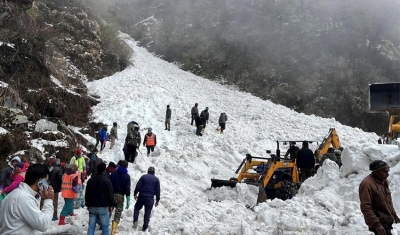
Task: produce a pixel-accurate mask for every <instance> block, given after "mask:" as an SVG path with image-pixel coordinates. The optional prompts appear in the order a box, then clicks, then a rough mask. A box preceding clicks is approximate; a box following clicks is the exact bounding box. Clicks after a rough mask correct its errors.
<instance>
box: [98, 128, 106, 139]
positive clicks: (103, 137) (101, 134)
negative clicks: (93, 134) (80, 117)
mask: <svg viewBox="0 0 400 235" xmlns="http://www.w3.org/2000/svg"><path fill="white" fill-rule="evenodd" d="M99 137H100V140H101V141H107V130H104V129H103V130H101V131H100V136H99Z"/></svg>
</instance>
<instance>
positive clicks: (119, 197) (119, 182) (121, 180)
mask: <svg viewBox="0 0 400 235" xmlns="http://www.w3.org/2000/svg"><path fill="white" fill-rule="evenodd" d="M110 180H111V183H112V186H113V190H114V202H115V214H114V220H113V221H112V227H111V228H112V229H111V235H114V234H116V233H117V228H118V224H119V221H120V220H121V215H122V211H123V210H124V196H125V197H126V207H125V209H129V205H130V203H131V177H130V176H129V174H128V162H127V161H121V162H120V163H119V166H118V168H117V170H116V171H114V172H113V173H112V174H111V177H110Z"/></svg>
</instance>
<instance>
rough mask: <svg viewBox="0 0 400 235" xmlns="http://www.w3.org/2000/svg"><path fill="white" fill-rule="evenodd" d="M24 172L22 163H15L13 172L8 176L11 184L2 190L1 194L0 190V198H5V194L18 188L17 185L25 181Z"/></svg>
mask: <svg viewBox="0 0 400 235" xmlns="http://www.w3.org/2000/svg"><path fill="white" fill-rule="evenodd" d="M25 172H26V170H25V168H24V164H23V163H22V162H17V164H15V166H14V171H13V173H12V174H11V176H10V178H11V180H12V183H11V184H10V185H9V186H8V187H6V188H4V189H3V191H2V192H1V190H0V192H1V194H2V195H1V198H5V197H6V196H7V194H9V193H11V191H13V190H14V189H16V188H18V186H19V183H21V182H23V181H24V179H25ZM0 200H1V199H0ZM0 202H1V201H0Z"/></svg>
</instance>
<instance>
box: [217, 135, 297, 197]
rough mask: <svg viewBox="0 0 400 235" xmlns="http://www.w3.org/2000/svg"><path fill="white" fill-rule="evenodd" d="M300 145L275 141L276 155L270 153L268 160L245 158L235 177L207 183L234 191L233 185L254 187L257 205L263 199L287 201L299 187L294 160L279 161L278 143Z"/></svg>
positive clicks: (280, 159) (247, 155)
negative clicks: (256, 192) (256, 190)
mask: <svg viewBox="0 0 400 235" xmlns="http://www.w3.org/2000/svg"><path fill="white" fill-rule="evenodd" d="M282 142H283V143H287V142H303V140H301V141H293V140H290V141H276V143H277V149H276V153H275V154H272V153H271V151H270V150H267V153H268V154H269V155H270V157H269V158H263V157H253V156H251V155H250V154H246V158H244V159H243V161H242V163H241V164H240V166H239V167H238V169H237V170H236V172H235V173H236V174H238V175H237V177H236V178H231V179H229V180H221V179H211V182H212V183H211V187H214V188H215V187H222V186H230V187H235V186H236V184H237V183H246V184H251V185H255V186H258V189H259V192H258V198H257V204H258V203H261V202H265V201H266V200H267V199H274V198H279V199H282V200H286V199H290V198H292V197H293V196H295V195H296V194H297V191H298V189H299V187H300V181H299V172H298V170H297V166H296V159H292V160H291V159H284V158H281V154H280V149H279V143H282Z"/></svg>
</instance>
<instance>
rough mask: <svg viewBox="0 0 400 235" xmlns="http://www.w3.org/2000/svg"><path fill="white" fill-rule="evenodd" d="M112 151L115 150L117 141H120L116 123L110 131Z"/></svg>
mask: <svg viewBox="0 0 400 235" xmlns="http://www.w3.org/2000/svg"><path fill="white" fill-rule="evenodd" d="M110 140H111V144H110V150H111V149H113V148H114V145H115V140H118V124H117V123H116V122H114V123H113V127H111V130H110Z"/></svg>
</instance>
